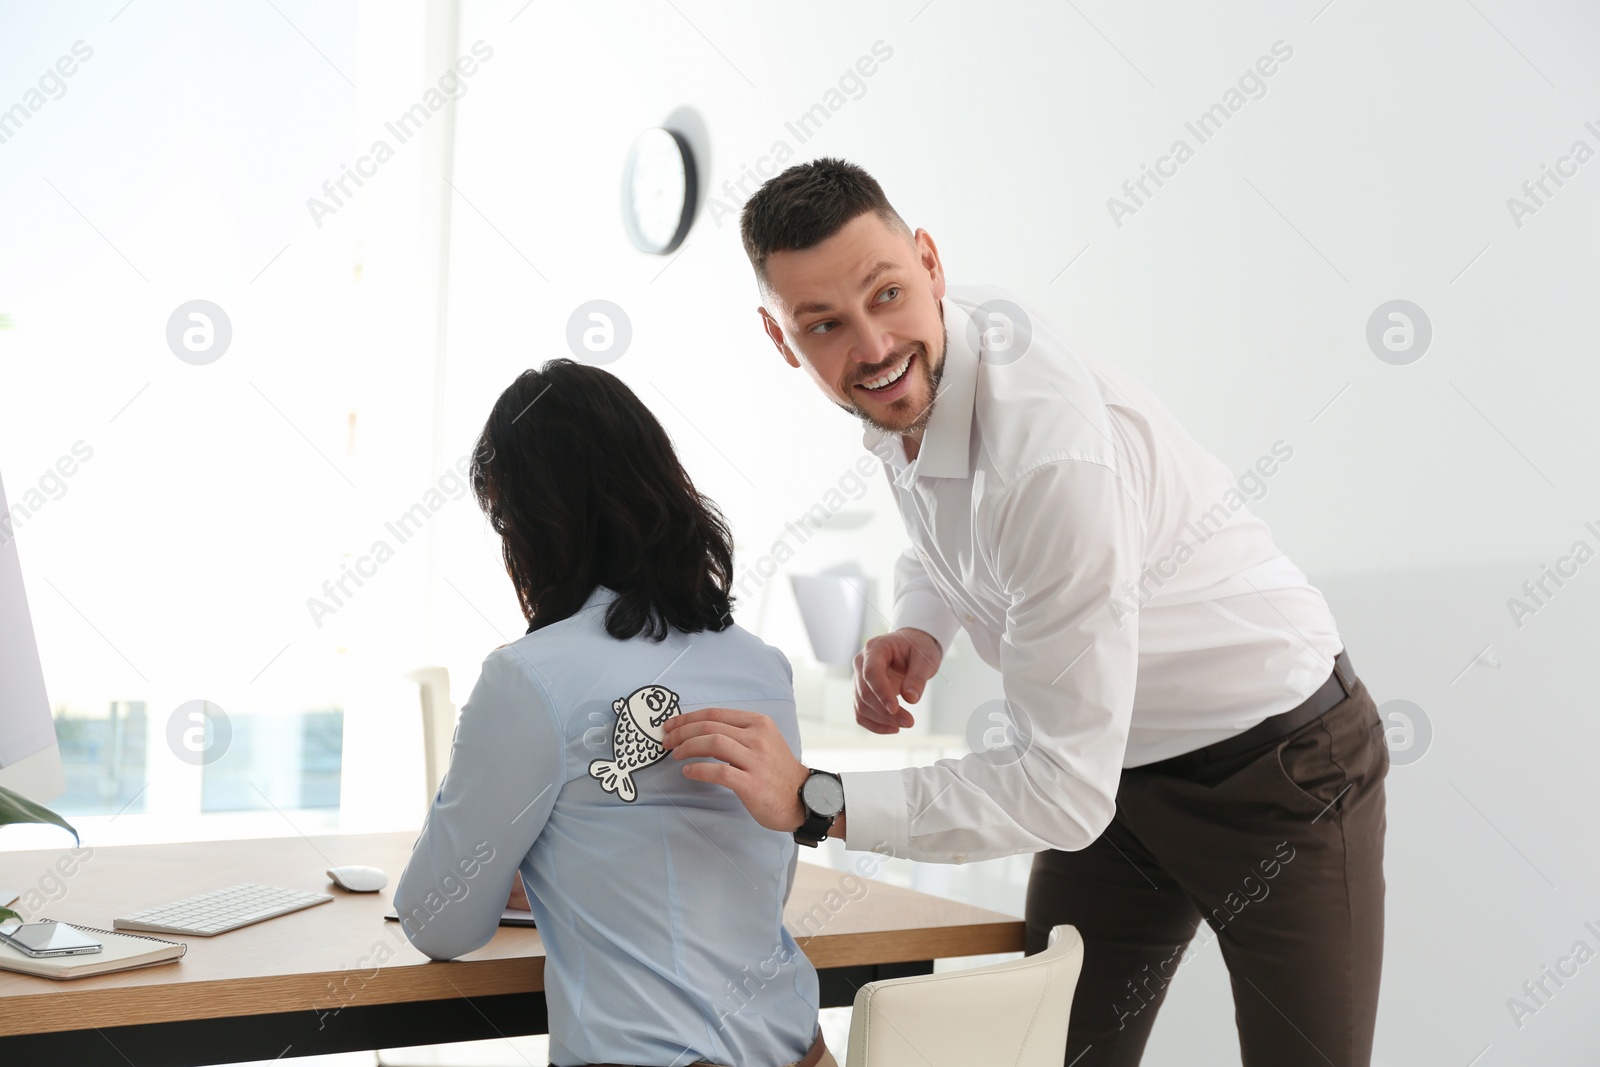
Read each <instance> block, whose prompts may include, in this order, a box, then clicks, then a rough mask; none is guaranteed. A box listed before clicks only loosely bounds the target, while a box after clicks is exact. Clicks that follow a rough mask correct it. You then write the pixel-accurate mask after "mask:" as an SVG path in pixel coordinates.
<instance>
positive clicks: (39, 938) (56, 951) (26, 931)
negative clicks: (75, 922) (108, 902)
mask: <svg viewBox="0 0 1600 1067" xmlns="http://www.w3.org/2000/svg"><path fill="white" fill-rule="evenodd" d="M0 941H4V942H5V943H6V944H8V945H10V946H11V947H12V948H14V949H16V950H17V951H18V952H21V953H22V954H23V955H26V956H32V957H33V958H34V959H43V958H45V957H47V956H82V955H84V954H86V953H90V952H99V951H100V950H101V949H102V948H103V947H104V946H103V945H101V944H100V942H98V941H96V940H95V939H94V938H92V937H90V936H89V935H88V934H86V933H84V932H83V931H82V930H79V929H78V928H77V927H74V926H68V925H66V924H65V923H58V922H41V923H23V924H22V925H21V926H11V927H5V926H0Z"/></svg>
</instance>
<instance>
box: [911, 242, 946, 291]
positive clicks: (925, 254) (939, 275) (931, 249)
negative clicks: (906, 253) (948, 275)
mask: <svg viewBox="0 0 1600 1067" xmlns="http://www.w3.org/2000/svg"><path fill="white" fill-rule="evenodd" d="M912 240H913V243H914V244H915V245H916V246H917V259H918V260H919V261H920V262H921V263H922V267H923V269H924V270H926V271H927V272H928V280H929V282H931V283H932V285H933V298H934V299H935V300H943V299H944V286H945V282H944V264H943V263H942V262H940V260H939V248H938V246H937V245H935V244H934V243H933V234H931V233H929V232H928V231H927V230H923V229H918V230H917V232H916V235H915V236H914V237H913V239H912Z"/></svg>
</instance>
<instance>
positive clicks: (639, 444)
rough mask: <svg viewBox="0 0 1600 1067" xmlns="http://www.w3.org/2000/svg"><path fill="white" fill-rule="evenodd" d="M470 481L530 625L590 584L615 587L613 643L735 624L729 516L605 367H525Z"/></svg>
mask: <svg viewBox="0 0 1600 1067" xmlns="http://www.w3.org/2000/svg"><path fill="white" fill-rule="evenodd" d="M471 477H472V491H473V493H474V495H475V496H476V497H477V499H478V504H479V506H480V507H482V508H483V511H484V514H485V515H487V516H488V517H489V525H490V526H491V527H493V529H494V531H495V532H496V533H498V534H499V535H500V537H501V553H502V555H503V556H504V557H505V564H506V571H507V572H508V573H509V574H510V575H511V581H512V584H513V585H515V586H516V590H517V599H518V600H519V601H520V602H521V604H522V614H523V615H524V616H525V617H526V618H527V620H528V632H529V633H532V632H533V631H534V630H537V629H539V628H540V627H543V626H548V625H550V624H551V623H554V622H560V621H561V620H562V619H565V618H568V617H569V616H571V615H572V614H573V613H575V612H576V611H577V610H578V609H579V608H581V607H582V606H583V603H584V601H585V600H587V599H588V598H589V595H590V594H591V593H593V592H594V590H595V587H596V586H597V585H604V586H606V587H607V588H609V589H613V590H615V591H616V593H617V598H616V600H615V601H613V602H612V604H611V606H610V607H609V608H608V609H607V610H606V619H605V624H606V632H607V633H609V634H610V635H611V636H612V637H615V638H617V639H618V640H627V639H628V638H631V637H635V636H637V635H638V634H641V633H643V634H645V635H647V636H649V637H650V638H652V639H654V640H657V641H659V640H662V639H663V638H665V637H666V636H667V633H668V630H669V628H671V629H675V630H681V631H684V632H686V633H699V632H700V631H702V630H725V629H727V628H728V627H729V626H730V625H732V624H733V618H732V616H731V615H730V614H729V612H730V610H731V609H732V604H733V598H732V597H731V596H730V595H729V591H728V590H729V586H730V583H731V581H732V576H733V537H732V534H731V533H729V531H728V526H727V523H726V521H725V520H724V519H723V517H722V513H721V512H720V511H718V509H717V506H716V504H714V503H712V502H711V501H710V500H709V499H707V498H706V497H704V496H701V495H700V493H699V492H697V491H696V490H695V487H694V484H693V483H692V482H691V481H690V480H689V475H688V473H687V472H685V471H684V469H683V465H682V464H681V463H679V462H678V457H677V454H676V453H675V452H674V451H673V449H672V441H671V440H670V439H669V438H668V437H667V433H666V431H665V430H663V429H662V428H661V424H660V423H659V422H657V421H656V418H655V416H654V415H652V414H651V413H650V409H649V408H647V407H645V406H644V404H643V403H642V402H641V401H640V400H639V398H638V397H637V396H636V395H634V392H633V390H631V389H629V388H628V387H627V386H626V385H624V384H623V383H622V381H621V380H620V379H618V378H617V377H615V376H614V375H612V374H610V373H608V372H606V371H603V370H600V369H599V368H597V367H590V366H586V365H584V364H582V363H576V362H574V361H572V360H570V359H553V360H551V361H550V362H548V363H546V364H545V365H544V366H543V367H541V368H540V369H538V370H531V369H530V370H525V371H523V372H522V373H521V374H520V375H518V377H517V380H516V381H514V382H512V383H511V385H510V386H509V387H507V389H506V391H505V392H503V393H501V394H500V399H499V400H497V401H495V405H494V410H492V411H491V412H490V413H489V419H488V421H487V422H486V423H484V427H483V433H482V434H480V435H479V437H478V443H477V448H476V450H475V453H474V455H473V460H472V475H471Z"/></svg>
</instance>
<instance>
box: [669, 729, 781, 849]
mask: <svg viewBox="0 0 1600 1067" xmlns="http://www.w3.org/2000/svg"><path fill="white" fill-rule="evenodd" d="M664 729H665V731H666V742H665V744H666V747H667V750H668V751H669V752H671V753H672V757H673V759H679V760H683V759H690V758H692V757H695V756H710V757H711V758H712V759H713V760H716V761H719V762H713V763H691V764H689V765H687V766H686V767H684V768H683V776H684V777H685V778H693V779H694V780H695V781H697V782H711V783H712V784H714V785H725V786H727V787H728V788H729V789H731V790H733V791H734V793H735V794H736V795H737V796H738V797H739V800H740V801H741V802H742V803H743V804H744V806H745V808H746V809H748V810H749V812H750V814H751V815H753V816H755V820H756V822H758V823H760V824H761V825H762V826H765V827H766V828H767V829H769V830H780V831H782V832H783V833H786V834H787V833H792V832H794V831H795V830H798V829H799V828H800V824H801V823H803V822H805V820H806V812H805V807H804V806H803V805H802V804H801V803H800V785H801V783H803V782H804V781H805V780H806V777H807V776H808V775H809V774H810V772H809V771H808V770H807V769H806V767H805V765H804V764H802V763H801V762H800V761H799V760H797V759H795V758H794V753H792V752H790V751H789V744H788V742H787V741H785V740H784V739H783V734H781V733H779V732H778V724H777V723H776V722H773V721H772V719H771V718H770V717H769V716H766V715H758V714H757V713H755V712H753V711H740V710H738V709H737V708H705V709H704V710H701V711H692V712H690V713H689V714H687V715H675V716H673V717H672V718H670V719H668V720H667V723H666V726H665V728H664Z"/></svg>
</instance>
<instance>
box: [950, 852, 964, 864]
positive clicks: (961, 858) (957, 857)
mask: <svg viewBox="0 0 1600 1067" xmlns="http://www.w3.org/2000/svg"><path fill="white" fill-rule="evenodd" d="M951 859H953V860H955V861H956V862H957V863H965V862H967V855H966V853H964V852H958V853H956V854H955V855H954V856H952V857H951Z"/></svg>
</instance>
